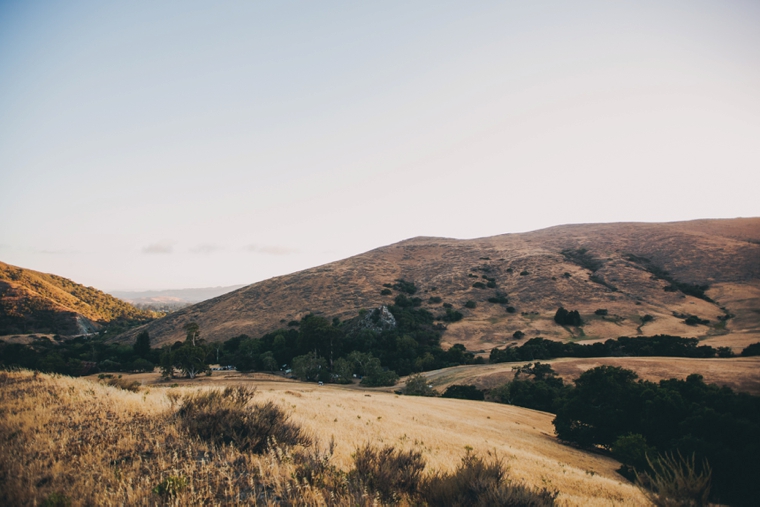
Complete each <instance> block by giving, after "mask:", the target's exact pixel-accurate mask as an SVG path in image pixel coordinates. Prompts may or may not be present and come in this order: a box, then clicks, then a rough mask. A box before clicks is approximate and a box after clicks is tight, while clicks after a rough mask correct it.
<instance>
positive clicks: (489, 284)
mask: <svg viewBox="0 0 760 507" xmlns="http://www.w3.org/2000/svg"><path fill="white" fill-rule="evenodd" d="M486 287H488V288H489V289H495V288H496V282H494V281H493V280H489V281H488V283H486Z"/></svg>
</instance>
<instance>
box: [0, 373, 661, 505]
mask: <svg viewBox="0 0 760 507" xmlns="http://www.w3.org/2000/svg"><path fill="white" fill-rule="evenodd" d="M263 377H264V376H262V375H259V376H258V378H259V379H260V380H259V381H257V382H255V384H257V385H258V387H259V390H258V394H257V395H256V397H255V398H254V402H257V403H259V404H264V403H266V402H273V403H274V404H275V407H279V408H280V409H283V410H285V411H286V412H287V413H288V414H289V415H290V421H291V422H292V423H294V424H296V425H298V426H300V427H301V428H302V429H303V431H304V434H305V435H306V436H307V437H308V438H309V440H311V441H312V442H317V441H319V442H320V443H319V444H315V443H314V444H311V445H308V444H307V445H305V446H296V447H295V448H291V449H290V450H288V449H279V450H275V451H273V452H268V453H264V454H255V453H251V452H241V451H240V450H238V449H237V448H236V447H235V446H223V447H220V446H217V445H215V444H213V443H209V442H207V441H205V440H203V439H202V438H196V437H193V436H192V434H191V433H189V431H190V430H189V429H188V427H187V426H185V425H183V418H182V417H183V416H182V415H181V414H182V409H181V408H180V407H181V406H182V400H181V396H182V395H185V394H192V393H197V392H199V391H203V390H204V389H206V388H208V387H209V386H218V387H222V386H227V385H231V384H236V383H237V384H239V383H241V382H247V383H248V384H249V385H250V381H249V380H246V379H241V378H240V377H236V378H229V379H227V378H224V377H222V376H219V377H217V376H216V375H215V376H213V377H206V378H203V379H202V380H201V381H200V382H196V384H195V386H194V387H189V386H185V385H181V386H180V387H178V388H174V389H168V388H165V387H164V388H162V387H158V386H155V385H150V386H149V387H148V386H146V387H141V388H138V390H137V392H127V391H121V390H118V389H117V388H115V387H108V386H105V385H102V384H98V383H96V382H95V381H88V380H85V379H72V378H68V377H56V378H54V377H50V376H47V375H33V374H32V373H29V372H17V373H0V438H2V440H3V441H4V442H5V444H4V446H5V452H3V453H1V454H0V477H2V478H3V485H4V486H3V488H2V490H0V495H2V496H0V501H2V502H3V503H4V504H6V505H19V504H32V503H36V504H42V503H43V501H45V500H47V501H49V502H50V501H51V500H55V499H58V500H59V501H66V500H68V501H70V502H71V505H74V506H77V505H107V504H129V505H154V504H161V505H164V504H165V505H201V504H202V505H208V504H219V503H221V504H240V503H251V502H253V501H256V503H258V504H261V505H274V504H275V503H277V501H278V500H277V499H279V502H280V504H283V503H284V504H288V505H291V504H298V505H304V504H308V505H376V504H375V503H373V502H374V501H375V496H376V493H375V492H374V490H373V488H372V486H373V484H372V483H371V482H365V483H364V485H363V486H362V487H359V488H356V489H355V490H353V493H352V492H351V490H350V487H349V491H346V490H345V489H343V490H341V489H337V490H336V492H337V494H336V496H335V497H332V498H330V496H329V495H326V493H327V491H328V488H331V487H334V484H335V482H333V481H331V480H330V478H331V477H333V478H339V480H338V481H337V482H339V483H341V484H344V485H345V484H346V483H348V484H349V485H350V484H356V482H355V481H356V480H357V479H359V480H360V479H361V478H362V477H366V475H364V476H362V474H361V473H357V471H355V470H356V469H355V468H354V467H355V465H354V459H353V458H352V454H354V453H355V452H356V449H357V448H358V447H360V446H363V445H364V444H370V445H371V446H373V447H376V448H380V447H383V446H393V447H395V448H396V449H397V450H403V451H416V452H419V453H420V456H421V458H422V460H424V462H425V464H426V466H425V469H424V471H423V472H422V475H421V476H420V477H419V480H420V481H421V483H422V484H424V483H425V481H428V480H430V477H432V476H434V475H435V473H436V472H443V473H446V472H451V471H452V470H453V469H454V468H455V467H456V466H457V464H458V463H460V460H461V458H462V456H464V455H465V454H466V453H468V452H471V453H474V454H477V455H479V456H482V457H484V458H487V459H491V458H489V452H490V453H492V454H493V453H495V454H496V455H498V456H499V457H501V458H502V459H504V460H505V463H506V465H507V466H508V467H509V469H508V472H507V477H508V479H509V481H511V482H508V483H505V484H504V486H505V487H507V488H514V487H515V486H516V485H522V486H524V487H526V488H528V489H529V490H535V491H537V490H541V489H543V488H546V489H548V490H550V491H557V492H558V496H557V498H556V505H564V506H581V505H583V506H602V505H612V504H614V505H620V506H627V505H630V506H633V505H645V504H646V503H647V502H646V500H645V498H644V496H643V495H642V494H641V493H640V492H639V491H638V490H637V489H636V488H634V487H633V486H631V485H630V484H628V483H627V482H626V481H625V480H623V479H622V478H621V477H620V476H619V475H617V474H616V473H615V469H616V468H617V467H618V466H619V463H617V462H616V461H614V460H612V459H610V458H607V457H604V456H601V455H599V454H590V453H586V452H583V451H580V450H578V449H576V448H573V447H569V446H565V445H561V444H560V443H559V442H558V441H557V440H556V439H555V438H554V437H553V436H552V434H553V427H552V424H551V419H552V416H551V415H550V414H546V413H542V412H537V411H533V410H528V409H523V408H519V407H512V406H505V405H495V404H490V403H489V404H485V403H477V402H470V401H465V400H446V399H420V398H409V397H398V396H395V395H393V394H390V393H382V392H367V391H356V390H350V389H344V388H338V387H332V386H324V387H317V386H306V385H304V384H300V383H294V382H287V381H285V382H283V381H266V380H263ZM131 378H134V377H130V379H131ZM136 378H140V377H136ZM198 384H200V385H198ZM462 414H467V416H466V417H462ZM96 429H97V430H96ZM331 438H334V439H335V440H334V442H335V445H334V449H333V451H334V452H333V453H332V455H330V453H328V452H326V448H327V447H328V443H329V442H330V440H331ZM317 447H321V448H322V449H323V453H322V454H321V455H317V454H314V451H315V448H317ZM468 449H469V451H468ZM309 456H312V458H309ZM352 470H354V471H353V472H352ZM344 472H348V474H347V475H346V474H344ZM309 478H311V480H310V479H309ZM315 478H316V479H318V480H315ZM365 480H366V479H365ZM352 481H354V482H352ZM289 502H293V503H289ZM51 503H52V502H51ZM392 503H395V502H392ZM537 505H542V504H537Z"/></svg>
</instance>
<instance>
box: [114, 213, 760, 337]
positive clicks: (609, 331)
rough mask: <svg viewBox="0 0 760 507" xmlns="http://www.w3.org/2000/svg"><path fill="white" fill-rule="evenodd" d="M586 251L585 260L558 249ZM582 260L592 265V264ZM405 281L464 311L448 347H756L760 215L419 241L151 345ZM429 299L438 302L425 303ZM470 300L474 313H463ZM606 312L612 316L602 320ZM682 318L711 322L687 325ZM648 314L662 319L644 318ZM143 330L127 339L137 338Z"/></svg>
mask: <svg viewBox="0 0 760 507" xmlns="http://www.w3.org/2000/svg"><path fill="white" fill-rule="evenodd" d="M583 249H585V252H586V253H585V255H586V257H583V256H578V255H563V253H562V252H563V251H565V252H578V251H580V250H583ZM631 254H633V255H634V257H631ZM584 258H586V259H591V260H592V262H591V263H587V264H586V267H584V263H583V262H582V259H584ZM579 259H581V260H579ZM642 259H646V260H642ZM588 266H591V267H592V268H593V269H595V270H596V271H593V272H592V271H591V270H590V269H588ZM652 267H654V268H657V269H661V270H664V271H667V272H668V273H669V275H668V276H669V277H671V278H673V279H674V280H676V281H677V282H679V283H683V284H696V285H705V284H709V285H710V289H709V290H708V291H707V296H708V297H709V298H711V299H712V300H714V301H715V303H711V302H709V301H706V300H704V299H700V298H697V297H693V296H689V295H684V294H683V293H681V292H678V291H675V292H667V291H665V290H664V289H665V287H667V286H669V285H670V282H668V281H667V280H664V279H662V278H657V277H656V276H654V274H653V273H652V269H653V268H652ZM523 272H527V273H529V274H527V275H523V276H521V275H520V273H523ZM483 276H486V277H488V278H491V279H493V281H494V283H495V285H496V287H495V288H486V289H480V288H474V287H473V283H474V282H476V281H478V280H480V281H481V282H486V280H484V279H483V278H482V277H483ZM398 278H404V279H406V280H411V281H414V282H415V283H416V284H417V286H418V287H419V288H420V292H419V294H418V295H419V296H420V297H422V298H423V300H424V301H425V304H424V306H425V307H426V308H428V309H429V310H431V311H432V312H433V313H435V314H440V313H442V311H443V310H442V308H441V305H442V304H443V303H450V304H452V305H453V306H454V308H455V309H458V310H460V311H462V313H464V315H465V318H464V320H462V321H460V322H457V323H454V324H450V325H449V328H448V330H447V331H446V332H445V334H444V342H445V343H448V344H453V343H463V344H465V345H466V346H467V348H468V349H470V350H490V349H491V348H493V347H494V346H503V345H504V344H506V343H510V342H511V339H512V334H513V333H514V332H515V331H517V330H522V331H523V332H525V333H526V335H527V337H528V338H530V337H532V336H536V335H539V334H540V335H542V336H544V337H547V338H553V339H558V340H570V339H584V340H593V339H606V338H610V337H618V336H624V335H627V336H636V335H641V334H643V335H654V334H658V333H663V334H674V335H680V336H689V337H694V336H698V337H702V338H705V339H708V340H711V343H712V342H715V343H716V344H720V345H732V346H735V347H743V346H746V345H747V344H749V343H752V342H753V341H760V218H749V219H733V220H697V221H692V222H676V223H663V224H647V223H620V224H586V225H568V226H559V227H552V228H549V229H544V230H540V231H535V232H530V233H522V234H506V235H502V236H494V237H490V238H480V239H472V240H455V239H446V238H414V239H410V240H407V241H402V242H401V243H397V244H394V245H390V246H386V247H382V248H378V249H376V250H372V251H370V252H367V253H364V254H361V255H357V256H354V257H351V258H349V259H345V260H342V261H338V262H334V263H331V264H326V265H324V266H319V267H316V268H312V269H307V270H304V271H300V272H298V273H294V274H291V275H286V276H280V277H275V278H272V279H269V280H265V281H263V282H259V283H256V284H253V285H250V286H248V287H244V288H242V289H239V290H237V291H235V292H232V293H230V294H226V295H224V296H220V297H218V298H215V299H213V300H209V301H205V302H202V303H199V304H197V305H194V306H192V307H189V308H186V309H184V310H182V311H179V312H176V313H174V314H171V315H170V316H168V317H167V318H164V319H161V320H159V321H156V322H153V323H151V324H149V325H148V327H147V329H148V331H149V332H150V334H151V337H153V339H154V341H155V343H157V344H166V343H173V342H174V341H176V340H181V339H183V337H184V334H183V326H184V324H185V323H187V322H191V321H195V322H197V323H199V324H200V326H201V330H202V332H203V333H204V335H205V337H206V338H207V339H209V340H225V339H228V338H231V337H233V336H236V335H239V334H242V333H245V334H248V335H250V336H260V335H262V334H264V333H266V332H269V331H272V330H274V329H276V328H279V327H283V326H284V324H283V322H289V321H291V320H294V319H299V318H301V317H303V316H304V315H306V314H308V313H310V312H314V313H318V314H324V315H325V316H328V317H339V318H341V319H345V318H350V317H354V316H355V315H356V314H357V313H358V311H359V310H360V309H361V308H371V307H377V306H379V305H380V304H389V303H391V302H392V301H393V297H394V296H395V295H396V294H397V292H395V291H394V292H393V294H391V295H381V294H380V291H381V289H382V288H383V287H382V286H383V284H385V283H392V282H393V281H394V280H396V279H398ZM497 292H502V293H505V294H506V295H507V296H508V297H509V305H511V306H513V307H515V308H516V312H515V313H512V314H510V313H507V312H506V311H505V306H506V305H504V304H492V303H489V302H488V301H487V300H488V298H492V297H494V296H495V295H496V294H497ZM431 296H438V297H440V298H442V302H441V303H435V304H430V303H428V302H427V300H428V299H429V297H431ZM468 300H473V301H476V302H477V306H476V308H474V309H469V308H464V304H465V302H466V301H468ZM560 305H562V306H565V307H566V308H572V309H578V310H579V311H580V312H581V315H582V316H583V318H584V320H586V322H587V323H586V325H585V326H584V328H583V332H582V333H581V332H580V331H579V330H575V329H571V328H562V327H559V326H556V325H555V324H554V322H553V320H552V317H553V315H554V312H555V311H556V309H557V308H558V307H559V306H560ZM721 306H722V307H725V308H727V309H728V311H730V312H731V313H732V314H734V315H735V317H734V318H733V319H730V320H729V321H728V322H727V323H719V322H718V320H717V317H718V316H719V315H723V310H721V308H720V307H721ZM599 308H604V309H607V310H608V315H607V316H597V315H594V312H595V310H597V309H599ZM674 312H675V313H677V314H689V315H691V314H693V315H697V316H699V317H700V318H703V319H708V320H710V321H711V324H710V325H709V326H704V325H699V326H690V325H687V324H685V323H684V322H683V320H684V319H683V318H682V317H677V316H674ZM644 315H651V316H653V317H654V320H652V321H650V322H647V323H643V322H642V320H641V317H643V316H644ZM137 332H139V331H134V332H130V333H127V334H125V335H123V336H121V337H120V339H121V340H124V341H130V340H133V339H134V337H135V335H136V333H137Z"/></svg>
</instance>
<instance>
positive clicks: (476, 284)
mask: <svg viewBox="0 0 760 507" xmlns="http://www.w3.org/2000/svg"><path fill="white" fill-rule="evenodd" d="M472 286H473V287H475V288H476V289H485V288H486V284H484V283H483V282H475V283H473V284H472Z"/></svg>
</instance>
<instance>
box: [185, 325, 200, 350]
mask: <svg viewBox="0 0 760 507" xmlns="http://www.w3.org/2000/svg"><path fill="white" fill-rule="evenodd" d="M185 332H186V333H187V341H189V342H192V344H193V347H195V341H196V340H197V339H198V338H200V334H201V333H200V326H199V325H198V324H197V323H195V322H188V323H187V324H185Z"/></svg>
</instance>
